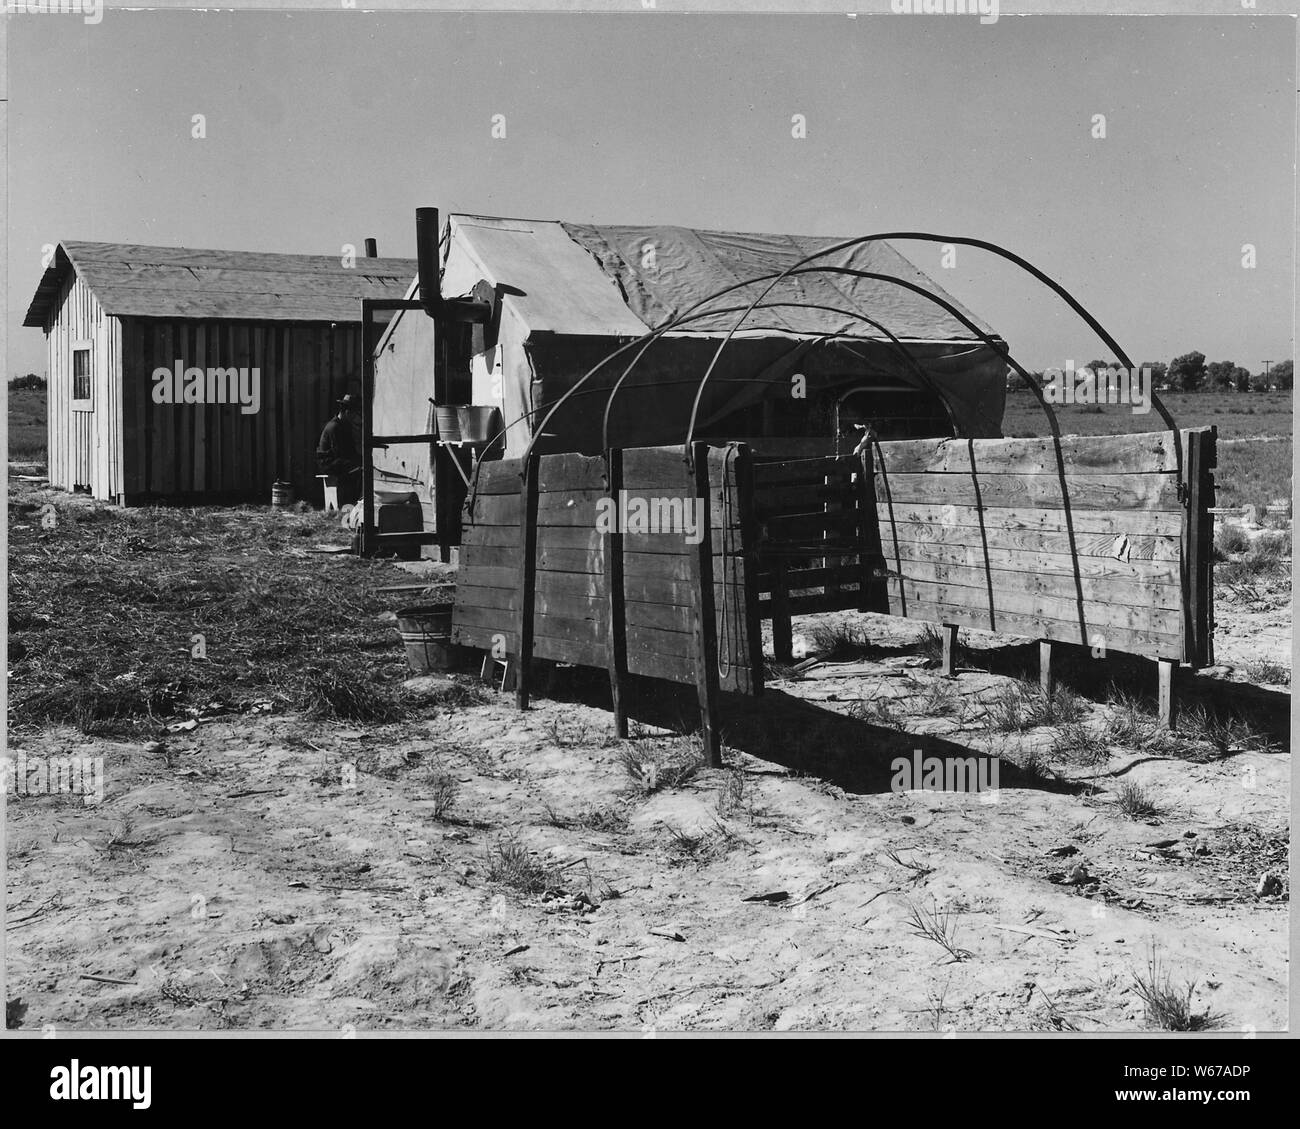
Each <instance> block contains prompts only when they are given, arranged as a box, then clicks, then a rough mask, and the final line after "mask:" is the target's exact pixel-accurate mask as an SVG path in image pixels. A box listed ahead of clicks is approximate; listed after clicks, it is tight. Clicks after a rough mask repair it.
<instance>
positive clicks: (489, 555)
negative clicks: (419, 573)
mask: <svg viewBox="0 0 1300 1129" xmlns="http://www.w3.org/2000/svg"><path fill="white" fill-rule="evenodd" d="M474 532H475V531H474V529H473V527H470V528H468V529H466V530H465V540H464V542H463V543H462V544H461V547H460V567H461V571H462V574H464V575H467V574H468V573H467V570H469V569H479V568H506V569H511V570H517V569H518V568H519V550H518V548H517V547H516V548H513V549H512V548H509V547H507V546H496V547H491V546H487V545H479V544H478V543H477V542H475V541H474V540H473V539H472V538H473V537H474ZM578 559H579V560H586V554H578ZM541 562H542V558H541V555H540V553H539V555H538V567H539V568H541V567H544V565H543V564H542V563H541ZM567 571H570V572H586V571H589V570H588V569H586V568H585V567H583V568H573V569H569V570H567Z"/></svg>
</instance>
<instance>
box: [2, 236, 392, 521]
mask: <svg viewBox="0 0 1300 1129" xmlns="http://www.w3.org/2000/svg"><path fill="white" fill-rule="evenodd" d="M350 260H351V256H349V257H348V258H347V259H345V258H344V257H343V256H342V255H340V256H327V255H276V254H262V253H256V252H249V251H212V250H195V249H190V248H183V247H143V246H136V245H130V244H120V243H83V242H63V243H60V244H59V245H58V247H57V248H56V250H55V253H54V257H53V259H52V260H51V262H50V264H49V266H48V268H47V269H46V271H45V273H44V275H43V277H42V278H41V281H40V284H39V286H38V287H37V290H36V294H35V296H34V298H33V299H32V303H31V306H30V308H29V309H28V311H27V317H26V319H25V320H24V322H23V324H24V325H27V326H32V327H35V328H39V329H42V330H43V331H44V332H45V336H46V340H47V343H48V351H49V425H48V426H49V455H48V461H49V475H50V483H51V485H53V486H56V487H60V488H62V489H65V490H75V489H80V490H86V491H88V492H89V493H91V494H92V495H94V496H95V497H96V498H102V499H105V500H108V501H115V502H118V503H120V504H123V505H132V504H138V503H141V502H145V501H150V500H168V501H190V502H203V501H218V500H231V501H233V500H240V499H266V498H268V497H269V496H270V492H271V485H272V483H273V482H275V481H276V480H277V479H281V480H285V481H288V482H291V483H292V484H293V486H294V487H295V490H296V492H297V494H298V497H300V498H303V497H305V498H310V499H313V500H319V499H318V494H319V490H318V489H317V483H316V481H315V473H316V472H315V449H316V443H317V440H318V438H319V436H320V430H321V428H322V426H323V425H324V423H325V421H326V420H327V419H328V418H329V417H330V415H332V414H333V412H334V411H335V410H336V409H335V407H334V404H335V401H336V400H337V399H338V398H339V397H340V396H342V395H343V394H344V393H345V392H349V391H352V392H360V390H361V382H362V329H361V299H363V298H392V297H400V296H401V295H402V293H403V292H404V291H405V289H406V287H407V284H408V283H409V282H410V279H411V277H412V275H413V273H414V271H415V263H414V261H411V260H406V259H380V258H375V257H366V256H357V257H356V258H355V260H351V261H350ZM165 372H170V373H171V377H170V379H168V378H167V377H165V376H164V373H165ZM196 374H198V375H196Z"/></svg>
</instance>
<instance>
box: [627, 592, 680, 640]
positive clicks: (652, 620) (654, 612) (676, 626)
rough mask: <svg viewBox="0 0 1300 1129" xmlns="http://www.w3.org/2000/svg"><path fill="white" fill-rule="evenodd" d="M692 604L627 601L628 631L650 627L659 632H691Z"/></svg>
mask: <svg viewBox="0 0 1300 1129" xmlns="http://www.w3.org/2000/svg"><path fill="white" fill-rule="evenodd" d="M691 617H692V611H691V605H690V604H682V605H678V604H660V603H647V602H646V601H644V600H628V601H627V618H626V623H627V630H628V631H629V632H630V631H631V630H632V629H633V628H634V627H650V628H655V629H656V630H659V631H680V632H683V633H687V632H690V631H691V630H692V628H691Z"/></svg>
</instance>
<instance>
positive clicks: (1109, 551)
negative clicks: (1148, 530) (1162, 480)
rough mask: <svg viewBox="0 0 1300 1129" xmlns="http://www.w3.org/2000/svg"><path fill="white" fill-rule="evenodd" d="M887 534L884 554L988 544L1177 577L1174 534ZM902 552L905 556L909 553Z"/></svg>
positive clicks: (918, 525)
mask: <svg viewBox="0 0 1300 1129" xmlns="http://www.w3.org/2000/svg"><path fill="white" fill-rule="evenodd" d="M887 533H888V534H889V537H890V541H889V544H888V545H886V546H883V548H884V550H885V551H886V552H893V551H894V546H895V545H898V546H906V547H909V548H913V549H915V550H916V551H918V552H925V553H929V552H931V551H933V550H942V549H945V548H948V547H954V548H958V549H964V548H977V549H983V548H984V547H985V546H986V545H987V546H988V548H989V549H990V550H999V551H1001V552H1005V553H1012V554H1016V555H1019V554H1022V553H1038V554H1041V555H1043V556H1046V557H1057V556H1063V557H1065V558H1066V559H1067V560H1068V559H1072V557H1073V556H1077V557H1079V558H1080V559H1083V558H1087V557H1104V558H1106V559H1107V560H1110V561H1114V562H1116V563H1120V562H1125V561H1127V562H1130V563H1132V562H1135V561H1138V562H1140V561H1150V562H1152V563H1160V564H1165V565H1173V566H1175V567H1174V573H1175V575H1176V574H1177V564H1178V539H1177V537H1176V536H1173V535H1169V536H1164V537H1158V536H1154V535H1140V534H1131V535H1130V534H1127V533H1083V532H1080V531H1079V530H1078V528H1076V529H1075V530H1074V536H1073V537H1071V536H1070V533H1069V532H1068V531H1065V530H1062V531H1060V532H1047V531H1043V530H1029V529H1023V528H1020V527H1019V526H1017V527H1015V528H1008V527H1007V526H1005V525H997V524H990V525H986V526H984V527H982V528H981V527H978V526H973V525H947V524H939V523H938V522H924V521H895V522H890V523H888V526H887ZM900 551H903V552H905V551H906V549H900Z"/></svg>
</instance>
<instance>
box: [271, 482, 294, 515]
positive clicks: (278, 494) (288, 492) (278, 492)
mask: <svg viewBox="0 0 1300 1129" xmlns="http://www.w3.org/2000/svg"><path fill="white" fill-rule="evenodd" d="M271 505H272V506H274V507H276V508H277V509H279V508H282V507H284V506H292V505H293V483H292V482H284V481H282V480H276V481H275V482H273V483H272V484H271Z"/></svg>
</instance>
